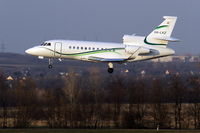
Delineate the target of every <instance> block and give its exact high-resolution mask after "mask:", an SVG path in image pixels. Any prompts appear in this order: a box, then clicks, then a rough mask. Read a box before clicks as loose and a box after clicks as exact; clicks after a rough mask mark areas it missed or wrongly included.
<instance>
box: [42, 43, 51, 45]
mask: <svg viewBox="0 0 200 133" xmlns="http://www.w3.org/2000/svg"><path fill="white" fill-rule="evenodd" d="M41 46H51V43H43V44H41Z"/></svg>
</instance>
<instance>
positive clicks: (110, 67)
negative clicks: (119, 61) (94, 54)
mask: <svg viewBox="0 0 200 133" xmlns="http://www.w3.org/2000/svg"><path fill="white" fill-rule="evenodd" d="M113 72H114V68H113V63H111V62H109V63H108V73H113Z"/></svg>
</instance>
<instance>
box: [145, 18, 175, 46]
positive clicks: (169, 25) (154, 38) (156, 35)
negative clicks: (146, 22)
mask: <svg viewBox="0 0 200 133" xmlns="http://www.w3.org/2000/svg"><path fill="white" fill-rule="evenodd" d="M163 18H164V19H165V20H164V21H163V22H162V23H161V24H160V25H159V26H157V27H156V28H155V29H154V31H153V32H151V33H150V34H149V35H148V36H147V37H146V38H145V40H144V42H145V43H146V44H148V45H157V46H164V47H166V45H167V44H168V42H169V41H177V40H176V39H173V38H171V34H172V31H173V29H174V26H175V23H176V20H177V17H173V16H164V17H163Z"/></svg>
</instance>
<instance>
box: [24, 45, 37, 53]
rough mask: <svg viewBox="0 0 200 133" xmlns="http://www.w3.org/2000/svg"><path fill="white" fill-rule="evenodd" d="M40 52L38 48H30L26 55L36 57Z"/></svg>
mask: <svg viewBox="0 0 200 133" xmlns="http://www.w3.org/2000/svg"><path fill="white" fill-rule="evenodd" d="M37 51H38V48H37V47H33V48H29V49H27V50H26V51H25V53H27V54H30V55H36V54H37Z"/></svg>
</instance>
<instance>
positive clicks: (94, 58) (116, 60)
mask: <svg viewBox="0 0 200 133" xmlns="http://www.w3.org/2000/svg"><path fill="white" fill-rule="evenodd" d="M88 60H92V61H102V62H123V61H125V60H126V59H122V58H99V57H94V56H90V57H89V58H88Z"/></svg>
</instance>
